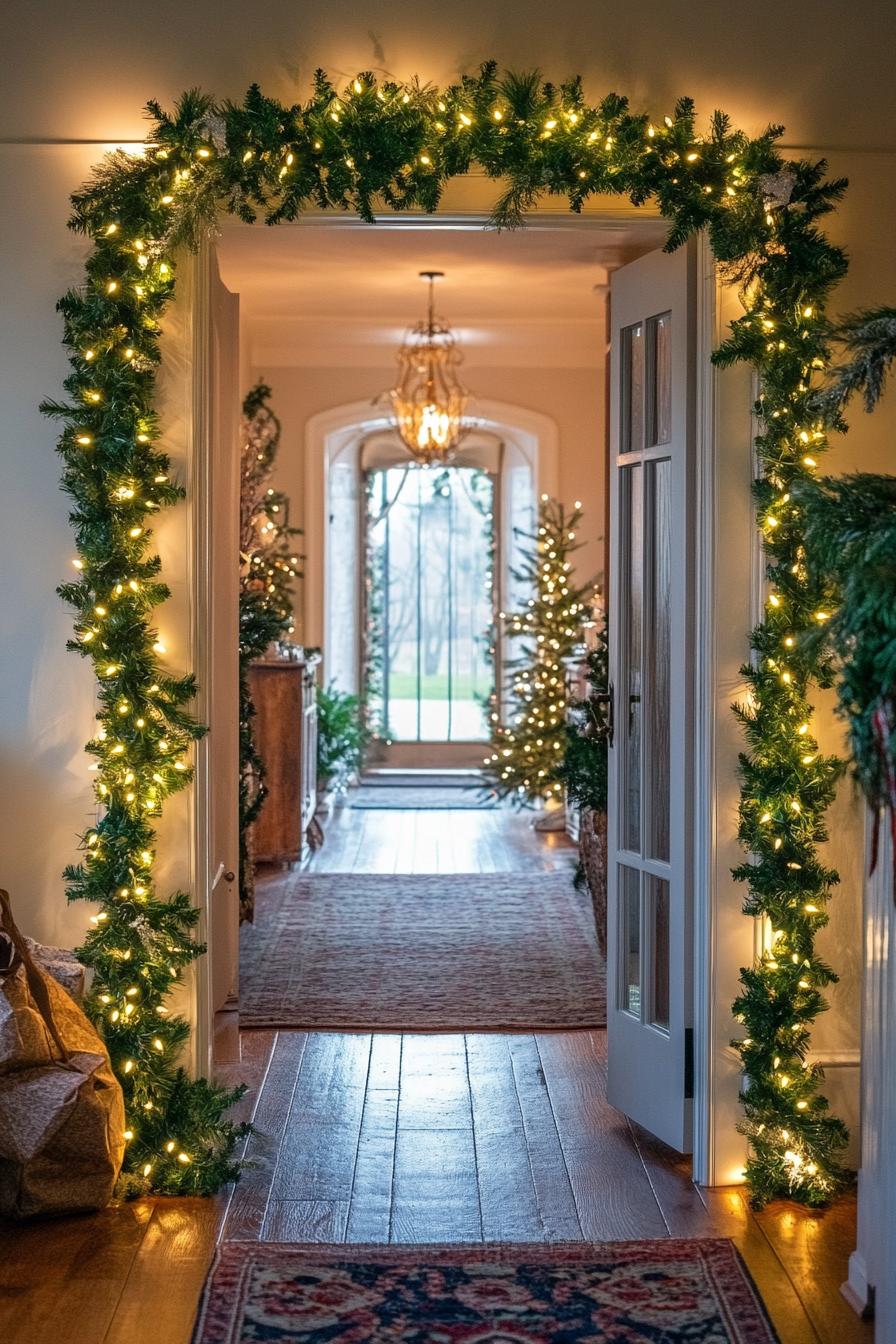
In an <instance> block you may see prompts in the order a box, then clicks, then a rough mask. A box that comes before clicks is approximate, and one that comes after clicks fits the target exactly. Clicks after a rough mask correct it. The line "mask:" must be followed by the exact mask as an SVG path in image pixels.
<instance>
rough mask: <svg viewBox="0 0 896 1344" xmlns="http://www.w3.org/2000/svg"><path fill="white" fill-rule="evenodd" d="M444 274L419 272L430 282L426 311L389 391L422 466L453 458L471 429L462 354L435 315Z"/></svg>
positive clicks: (400, 425) (411, 449) (405, 438)
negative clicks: (461, 375) (460, 367)
mask: <svg viewBox="0 0 896 1344" xmlns="http://www.w3.org/2000/svg"><path fill="white" fill-rule="evenodd" d="M443 277H444V272H443V271H421V272H420V279H421V280H427V281H428V282H429V306H428V310H427V315H426V318H425V319H424V320H423V321H421V322H418V323H417V324H416V325H415V326H414V327H412V328H411V330H410V331H409V332H408V334H407V336H406V337H405V340H404V344H403V345H402V347H401V349H400V350H399V352H398V369H399V378H398V383H397V384H396V386H395V387H394V388H393V389H392V390H391V392H390V393H389V394H388V395H389V397H390V398H391V401H392V409H393V410H394V412H395V427H396V429H397V430H398V433H399V434H400V435H401V440H402V443H403V444H404V445H405V447H406V448H407V449H408V451H409V452H410V453H411V454H412V456H413V457H414V458H415V459H416V461H417V462H418V463H419V464H420V466H423V467H429V466H431V465H432V464H433V463H434V462H436V463H440V464H444V463H445V462H450V461H451V459H452V458H453V457H454V453H455V449H456V448H457V445H458V444H459V443H460V441H461V439H462V438H463V437H464V435H465V434H466V433H467V430H468V429H469V425H465V424H464V420H463V416H464V411H465V410H466V406H467V401H468V400H469V396H468V393H467V392H466V390H465V388H464V387H463V385H462V383H461V382H460V379H459V378H458V376H457V366H458V365H459V364H460V362H461V358H462V356H461V353H460V351H459V350H458V348H457V342H456V341H455V339H454V336H453V334H452V332H451V329H450V327H448V326H447V325H446V324H445V322H443V321H442V319H441V318H437V317H436V315H435V282H436V281H437V280H441V279H442V278H443Z"/></svg>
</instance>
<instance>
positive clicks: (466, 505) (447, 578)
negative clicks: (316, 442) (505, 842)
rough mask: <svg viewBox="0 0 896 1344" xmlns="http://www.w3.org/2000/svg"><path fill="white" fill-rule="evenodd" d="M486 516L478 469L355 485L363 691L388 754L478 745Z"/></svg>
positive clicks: (485, 673) (487, 606)
mask: <svg viewBox="0 0 896 1344" xmlns="http://www.w3.org/2000/svg"><path fill="white" fill-rule="evenodd" d="M495 514H496V510H495V478H494V476H493V475H492V474H491V473H489V472H486V471H483V470H482V469H480V468H478V467H468V466H449V467H445V468H442V469H430V470H421V469H419V468H415V467H407V466H404V465H399V466H384V467H381V468H378V469H375V470H371V471H368V473H367V474H366V548H365V551H366V573H365V608H366V616H365V668H364V683H365V689H366V699H367V706H368V711H369V714H370V721H371V726H372V727H373V729H374V731H375V732H376V733H377V735H378V736H380V737H382V738H383V739H385V740H386V741H387V742H394V743H419V744H430V745H431V746H432V747H433V748H434V749H435V748H437V747H438V745H439V744H445V743H471V744H472V743H481V742H484V741H485V740H487V738H488V727H487V724H488V719H487V708H486V707H487V703H488V699H489V697H490V696H491V694H492V692H493V690H494V685H495V642H494V622H495V556H496V549H495V537H496V534H495ZM437 759H438V751H437V750H434V752H433V760H434V761H435V760H437Z"/></svg>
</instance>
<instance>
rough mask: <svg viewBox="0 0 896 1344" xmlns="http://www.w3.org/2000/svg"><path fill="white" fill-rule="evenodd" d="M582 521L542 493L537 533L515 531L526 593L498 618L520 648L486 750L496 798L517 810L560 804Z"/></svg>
mask: <svg viewBox="0 0 896 1344" xmlns="http://www.w3.org/2000/svg"><path fill="white" fill-rule="evenodd" d="M581 518H582V511H581V506H580V504H579V503H578V501H576V503H575V506H574V508H573V510H572V512H571V513H567V511H566V509H565V507H564V505H563V504H561V503H559V502H558V501H557V500H555V499H550V498H549V497H548V496H547V495H542V497H541V504H540V507H539V510H538V527H537V531H536V532H535V533H534V534H533V533H519V534H518V535H520V536H522V537H523V538H524V540H526V541H527V542H528V545H527V547H526V548H525V550H524V559H523V562H522V564H521V565H520V567H519V569H517V570H516V571H514V578H515V579H516V580H517V582H518V583H520V584H522V585H525V586H526V588H528V589H529V591H530V592H531V597H529V598H528V600H527V602H526V605H525V606H524V607H523V608H522V609H521V610H520V611H516V612H502V613H501V616H500V619H501V620H502V622H503V625H504V633H505V636H507V637H508V638H509V640H510V641H511V644H512V646H513V647H515V648H516V649H518V650H519V652H518V654H517V656H515V657H514V658H512V659H511V660H510V661H509V662H508V664H507V666H508V667H509V671H510V675H509V678H508V686H507V697H506V698H507V704H506V712H505V713H504V714H502V712H501V706H500V704H499V703H498V702H497V698H496V700H495V702H494V703H493V704H492V709H491V723H492V733H491V751H490V752H489V754H488V756H486V758H485V761H484V774H485V776H486V779H487V781H488V783H489V785H490V787H491V788H492V789H493V790H494V792H495V793H497V794H498V796H499V797H500V798H508V797H509V798H512V799H513V800H514V801H515V802H517V803H519V804H520V805H525V804H527V803H528V804H538V803H544V804H549V803H551V802H556V803H559V801H560V799H561V798H562V795H563V784H562V782H561V780H560V778H559V775H558V771H559V769H560V767H561V765H562V763H563V757H564V752H565V750H566V745H567V734H566V704H567V694H566V663H567V661H568V660H569V659H570V658H572V657H573V656H574V655H575V654H576V653H577V651H578V650H579V647H580V645H581V641H582V623H583V621H584V620H585V619H586V618H587V616H588V610H589V608H588V598H589V595H590V593H591V589H592V587H593V585H592V584H591V583H585V584H578V583H576V581H575V579H574V578H573V572H572V570H573V566H572V560H571V558H570V557H571V556H572V555H573V554H574V552H575V551H577V550H578V549H579V546H580V545H581V543H580V542H577V541H576V528H577V527H578V525H579V522H580V521H581Z"/></svg>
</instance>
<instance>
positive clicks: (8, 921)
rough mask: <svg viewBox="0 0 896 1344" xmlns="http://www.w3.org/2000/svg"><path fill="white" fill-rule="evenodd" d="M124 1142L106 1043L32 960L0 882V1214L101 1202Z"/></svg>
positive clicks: (73, 1208)
mask: <svg viewBox="0 0 896 1344" xmlns="http://www.w3.org/2000/svg"><path fill="white" fill-rule="evenodd" d="M124 1143H125V1140H124V1099H123V1097H122V1092H121V1087H120V1085H119V1083H118V1081H117V1079H116V1078H115V1075H114V1074H113V1072H112V1067H111V1064H110V1062H109V1056H108V1053H107V1052H106V1048H105V1046H104V1045H103V1043H102V1041H101V1040H100V1038H99V1036H98V1035H97V1033H96V1031H95V1030H94V1028H93V1027H92V1026H91V1024H90V1022H88V1020H87V1018H86V1017H85V1016H84V1014H83V1013H82V1011H81V1009H80V1008H79V1007H78V1006H77V1004H75V1003H74V1002H73V1001H72V999H71V998H70V997H69V996H68V994H66V992H65V990H64V989H62V988H61V986H60V985H58V984H57V983H56V981H55V980H53V979H52V978H51V977H50V976H49V975H47V974H46V973H45V972H44V971H42V970H41V969H40V967H39V966H37V965H36V963H35V961H34V959H33V958H32V956H31V954H30V952H29V950H28V947H27V944H26V942H25V940H24V938H23V937H22V935H21V934H20V933H19V931H18V929H17V928H16V926H15V923H14V922H13V918H12V914H11V912H10V907H9V897H8V895H7V893H6V892H5V891H0V1213H3V1214H6V1215H9V1216H11V1217H14V1218H30V1217H35V1216H37V1215H40V1214H59V1213H72V1212H75V1211H77V1210H86V1209H100V1208H103V1207H104V1206H105V1205H106V1204H108V1202H109V1200H110V1198H111V1197H112V1191H113V1189H114V1186H115V1182H116V1180H117V1179H118V1173H119V1171H120V1169H121V1163H122V1159H123V1157H124Z"/></svg>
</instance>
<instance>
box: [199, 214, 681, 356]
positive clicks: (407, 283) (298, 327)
mask: <svg viewBox="0 0 896 1344" xmlns="http://www.w3.org/2000/svg"><path fill="white" fill-rule="evenodd" d="M645 225H646V228H645V226H640V227H639V229H638V232H637V234H634V233H633V229H632V226H631V225H606V224H604V225H602V226H601V227H595V226H593V225H587V224H578V223H577V222H576V221H571V222H567V221H563V222H562V223H557V222H551V223H547V224H544V225H539V224H535V225H530V226H528V227H527V228H525V229H520V230H517V231H514V232H503V233H497V232H495V231H493V230H486V229H483V228H482V227H481V226H479V225H473V224H471V223H469V222H467V223H461V224H458V223H453V224H437V225H434V224H433V223H432V222H430V221H421V220H418V221H413V220H411V221H401V223H400V224H398V225H395V224H392V223H391V222H390V223H389V224H378V225H358V224H357V223H355V222H354V221H351V222H349V221H343V222H334V223H330V224H327V223H319V222H317V221H313V222H307V221H302V222H301V223H299V224H297V225H291V226H281V227H279V228H277V229H266V228H264V227H259V226H257V225H256V226H249V225H242V224H235V223H229V222H228V223H227V224H225V225H224V227H223V230H222V233H221V237H220V239H219V243H218V259H219V265H220V270H221V276H222V279H223V281H224V283H225V284H226V285H227V287H228V288H229V289H231V290H232V291H234V292H235V293H238V294H239V295H240V311H241V315H242V318H243V323H244V331H245V333H246V336H247V339H248V342H249V347H250V358H251V360H252V362H253V363H256V364H265V365H266V366H272V367H273V366H275V365H276V366H280V367H282V366H284V365H287V366H288V365H293V364H296V365H300V364H301V365H309V364H310V365H316V366H321V365H329V364H333V363H336V364H346V363H349V364H356V365H371V366H373V365H389V364H391V362H392V360H393V358H394V350H395V346H396V345H397V343H398V342H399V341H400V340H401V337H402V335H403V333H404V331H405V330H406V329H407V327H408V326H409V325H411V324H412V323H413V322H415V321H416V320H417V319H418V318H419V317H420V316H422V315H423V312H424V308H425V303H426V290H425V288H424V285H423V283H422V282H421V281H420V279H419V272H420V271H422V270H441V271H444V272H445V278H444V280H441V281H439V282H438V287H437V291H436V296H437V311H438V313H439V315H440V316H441V317H444V318H445V319H446V320H447V321H448V322H449V323H450V325H451V327H452V328H453V330H454V331H455V332H456V334H457V336H458V337H459V339H460V340H461V341H462V342H463V346H464V352H465V357H466V362H467V363H468V364H477V363H478V364H480V365H483V364H485V365H488V364H533V365H536V364H537V365H544V364H545V363H549V364H551V365H565V366H572V367H578V366H580V365H581V364H582V363H585V364H587V365H590V364H594V363H596V362H598V360H599V358H600V351H601V346H602V333H603V310H604V298H605V295H606V286H607V284H608V280H609V275H610V271H611V270H612V269H613V267H615V266H616V265H618V264H619V263H620V262H621V261H622V260H624V259H627V258H628V257H630V256H631V255H635V254H637V253H638V252H642V251H645V250H648V249H649V248H651V247H655V246H656V245H657V243H658V242H659V241H661V240H662V237H663V234H664V227H665V226H664V225H663V224H662V222H659V221H645Z"/></svg>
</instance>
